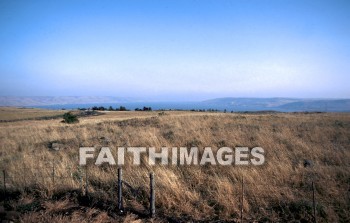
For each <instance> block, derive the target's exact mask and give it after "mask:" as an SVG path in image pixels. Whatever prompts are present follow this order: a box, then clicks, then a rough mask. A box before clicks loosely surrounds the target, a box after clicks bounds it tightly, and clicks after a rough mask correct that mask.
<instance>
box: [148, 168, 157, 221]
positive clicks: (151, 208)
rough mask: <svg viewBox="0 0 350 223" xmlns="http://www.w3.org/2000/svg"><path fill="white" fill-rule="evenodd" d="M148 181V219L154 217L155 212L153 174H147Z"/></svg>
mask: <svg viewBox="0 0 350 223" xmlns="http://www.w3.org/2000/svg"><path fill="white" fill-rule="evenodd" d="M149 179H150V200H149V214H150V217H151V218H152V217H154V214H155V212H156V206H155V196H154V195H155V194H154V173H150V174H149Z"/></svg>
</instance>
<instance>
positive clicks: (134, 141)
mask: <svg viewBox="0 0 350 223" xmlns="http://www.w3.org/2000/svg"><path fill="white" fill-rule="evenodd" d="M21 111H24V112H25V110H21ZM0 112H1V111H0ZM0 138H1V140H0V153H1V156H0V168H1V169H4V170H6V174H7V177H8V179H7V184H6V187H7V188H6V189H7V191H8V192H7V201H6V206H5V207H6V209H7V210H8V211H11V213H12V215H13V216H12V219H19V221H21V222H38V221H44V222H62V221H63V222H89V221H90V222H131V221H136V220H137V221H138V222H214V221H216V222H224V221H228V222H240V218H241V213H243V220H244V222H253V221H260V222H290V221H300V222H311V221H312V220H313V217H312V216H313V206H312V204H313V203H312V186H311V185H312V182H314V184H315V198H316V201H317V205H316V216H317V221H318V222H348V221H349V219H350V214H349V213H350V202H349V201H350V199H349V196H350V195H349V183H350V181H349V180H350V171H349V168H350V166H349V163H350V151H349V148H348V147H349V143H350V114H348V113H343V114H340V113H321V114H301V113H300V114H299V113H296V114H292V113H277V114H272V113H271V114H235V113H204V112H165V113H164V112H163V113H159V112H105V115H101V116H92V117H86V118H81V119H80V122H79V123H78V124H72V125H69V124H64V123H60V120H57V119H55V120H23V121H16V122H11V123H10V122H3V123H0ZM53 143H57V145H58V147H59V149H58V150H57V151H56V150H54V149H52V147H53ZM81 146H94V147H95V148H97V149H99V148H101V147H102V146H108V147H110V148H111V149H113V150H115V149H116V148H117V147H118V146H125V147H128V146H144V147H156V148H161V147H164V146H166V147H180V146H185V147H194V146H195V147H198V148H199V149H200V150H201V151H202V150H203V148H204V147H207V146H210V147H213V148H214V149H215V150H217V149H218V148H220V147H223V146H228V147H232V148H234V147H238V146H247V147H249V148H253V147H256V146H260V147H262V148H264V149H265V157H266V163H265V164H264V165H262V166H235V165H229V166H220V165H204V166H200V165H198V166H178V165H167V166H163V165H160V164H158V165H154V166H151V165H149V164H148V162H147V161H146V160H143V161H142V162H141V165H140V166H134V165H132V164H131V160H132V157H128V158H126V160H125V165H124V166H123V174H124V180H125V181H126V182H128V184H130V187H128V186H125V188H124V194H125V197H124V206H125V211H126V212H125V214H123V215H119V214H118V211H117V203H116V202H117V201H116V197H117V191H116V180H117V179H116V176H117V167H116V166H106V165H103V166H100V167H95V166H93V165H91V164H90V165H89V166H88V167H87V169H85V168H78V167H77V166H78V159H77V157H78V151H79V147H81ZM53 161H54V165H52V164H53V163H52V162H53ZM53 166H54V179H53V177H52V173H53V172H52V171H53ZM85 171H87V172H85ZM150 172H154V174H155V182H156V217H155V218H154V219H152V220H151V219H149V218H148V217H147V210H148V209H147V206H148V193H149V192H148V191H149V180H148V174H149V173H150ZM86 176H88V177H87V178H86ZM81 177H82V178H81ZM242 178H243V179H244V183H243V185H244V192H243V193H242ZM80 179H82V180H80ZM86 182H87V185H88V191H89V194H88V196H84V195H81V188H82V187H84V186H85V185H86ZM0 188H1V190H2V192H3V189H4V188H3V185H1V186H0ZM1 194H2V195H1V200H2V202H4V197H3V193H1ZM242 195H243V198H242ZM242 199H243V212H241V208H242V206H241V203H242V202H241V201H242ZM0 214H1V210H0ZM6 214H7V215H9V212H7V213H6ZM8 218H10V217H8Z"/></svg>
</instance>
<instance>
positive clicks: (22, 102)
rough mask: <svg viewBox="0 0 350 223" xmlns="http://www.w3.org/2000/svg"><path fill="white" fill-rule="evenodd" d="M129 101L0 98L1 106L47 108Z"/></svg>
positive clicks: (84, 98) (67, 97) (124, 100)
mask: <svg viewBox="0 0 350 223" xmlns="http://www.w3.org/2000/svg"><path fill="white" fill-rule="evenodd" d="M120 102H128V99H125V98H119V97H108V96H106V97H105V96H103V97H100V96H60V97H41V96H36V97H6V96H1V97H0V106H47V105H66V104H88V103H120Z"/></svg>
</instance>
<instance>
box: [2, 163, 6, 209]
mask: <svg viewBox="0 0 350 223" xmlns="http://www.w3.org/2000/svg"><path fill="white" fill-rule="evenodd" d="M2 173H3V180H4V203H5V204H6V200H7V199H6V198H7V197H6V196H7V192H6V171H5V170H2Z"/></svg>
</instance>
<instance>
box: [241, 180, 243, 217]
mask: <svg viewBox="0 0 350 223" xmlns="http://www.w3.org/2000/svg"><path fill="white" fill-rule="evenodd" d="M243 201H244V178H243V176H242V196H241V223H242V222H243Z"/></svg>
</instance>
